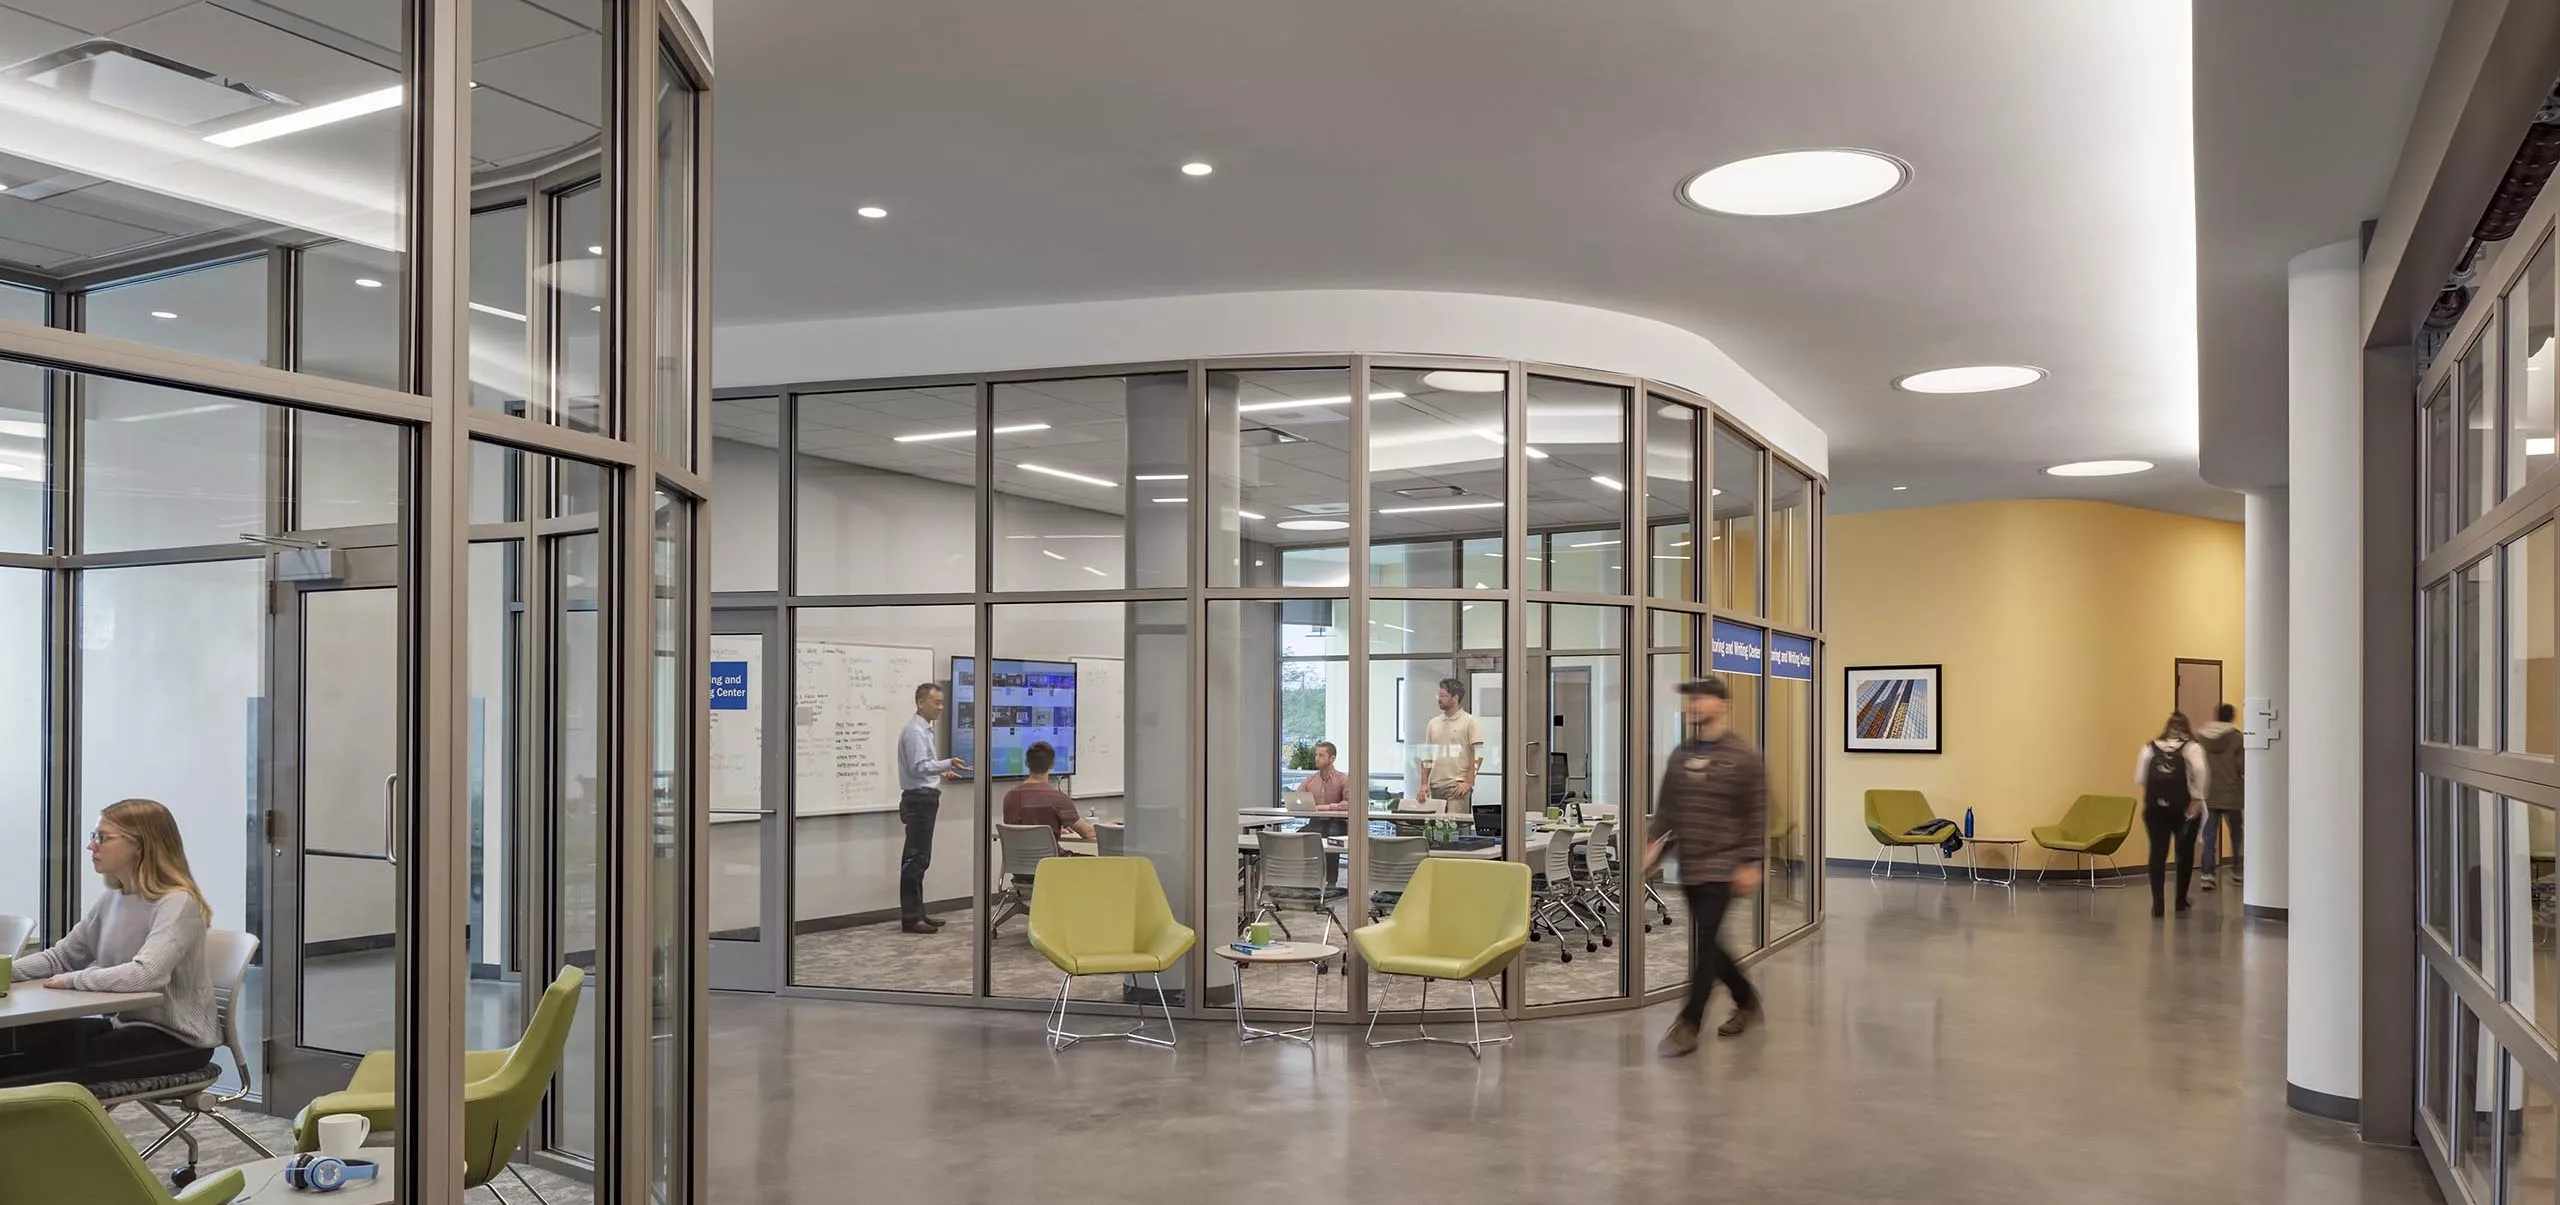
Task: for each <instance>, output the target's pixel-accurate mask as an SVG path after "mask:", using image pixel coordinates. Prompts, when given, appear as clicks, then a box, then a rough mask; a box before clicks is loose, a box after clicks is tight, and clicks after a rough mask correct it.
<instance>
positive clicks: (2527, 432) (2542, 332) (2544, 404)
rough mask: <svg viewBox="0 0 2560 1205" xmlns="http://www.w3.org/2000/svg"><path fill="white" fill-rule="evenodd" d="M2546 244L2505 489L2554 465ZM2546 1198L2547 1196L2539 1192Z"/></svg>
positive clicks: (2514, 389) (2513, 342) (2535, 281)
mask: <svg viewBox="0 0 2560 1205" xmlns="http://www.w3.org/2000/svg"><path fill="white" fill-rule="evenodd" d="M2551 261H2552V244H2550V243H2548V242H2545V243H2544V244H2542V247H2541V249H2540V250H2537V251H2535V252H2534V253H2533V263H2532V266H2530V267H2528V268H2526V269H2525V274H2524V280H2523V281H2522V282H2521V283H2519V284H2518V285H2517V286H2516V287H2515V289H2514V290H2512V291H2510V292H2509V293H2508V294H2507V310H2506V321H2507V350H2506V361H2507V492H2508V493H2509V494H2513V493H2515V492H2517V491H2518V490H2521V489H2523V488H2524V487H2525V486H2526V485H2527V484H2528V483H2530V482H2531V481H2532V480H2533V479H2534V478H2536V477H2540V476H2541V475H2543V474H2544V473H2546V472H2549V471H2550V470H2551V466H2552V465H2553V464H2555V463H2560V455H2554V436H2555V435H2560V422H2555V419H2560V415H2555V413H2554V407H2553V405H2552V399H2553V398H2554V397H2555V396H2560V384H2555V382H2554V378H2553V376H2552V373H2553V372H2554V371H2560V370H2555V369H2554V368H2553V366H2552V362H2551V360H2552V355H2551V333H2552V321H2551V318H2552V315H2551V307H2552V301H2553V298H2552V287H2553V282H2552V275H2553V273H2552V262H2551ZM2544 1195H2546V1196H2548V1195H2550V1194H2548V1193H2545V1194H2544Z"/></svg>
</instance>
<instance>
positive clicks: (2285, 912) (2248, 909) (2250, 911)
mask: <svg viewBox="0 0 2560 1205" xmlns="http://www.w3.org/2000/svg"><path fill="white" fill-rule="evenodd" d="M2240 910H2241V911H2242V912H2243V913H2245V914H2247V916H2248V917H2249V919H2250V920H2272V921H2283V920H2289V919H2291V916H2292V910H2291V909H2289V908H2269V907H2267V906H2266V905H2264V904H2243V905H2241V909H2240Z"/></svg>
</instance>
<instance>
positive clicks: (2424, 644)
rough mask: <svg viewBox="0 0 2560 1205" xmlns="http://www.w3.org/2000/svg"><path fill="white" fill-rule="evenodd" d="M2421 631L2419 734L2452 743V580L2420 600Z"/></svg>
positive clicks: (2420, 596)
mask: <svg viewBox="0 0 2560 1205" xmlns="http://www.w3.org/2000/svg"><path fill="white" fill-rule="evenodd" d="M2418 616H2419V623H2420V624H2421V625H2422V629H2421V631H2420V633H2419V645H2418V678H2419V681H2420V682H2421V683H2422V685H2423V688H2424V691H2425V694H2424V697H2423V698H2422V699H2421V700H2420V716H2419V726H2418V730H2419V733H2420V737H2421V739H2423V740H2427V741H2432V742H2435V743H2437V744H2443V743H2445V742H2447V741H2450V740H2452V739H2453V732H2454V726H2453V710H2454V707H2453V700H2454V673H2453V579H2452V578H2450V577H2447V578H2445V579H2443V580H2442V581H2439V582H2437V583H2436V584H2434V585H2432V586H2429V587H2427V588H2426V590H2425V591H2424V592H2423V593H2421V594H2420V595H2419V597H2418Z"/></svg>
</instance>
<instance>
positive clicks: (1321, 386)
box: [1132, 368, 1351, 586]
mask: <svg viewBox="0 0 2560 1205" xmlns="http://www.w3.org/2000/svg"><path fill="white" fill-rule="evenodd" d="M1147 476H1149V477H1150V478H1154V479H1153V480H1146V481H1137V482H1133V483H1132V484H1133V485H1134V486H1137V487H1139V488H1142V489H1145V490H1147V491H1149V495H1148V496H1149V497H1151V498H1152V497H1166V496H1173V495H1179V494H1183V493H1186V492H1188V491H1187V490H1186V489H1184V488H1181V487H1183V486H1185V485H1186V482H1187V478H1186V477H1185V476H1184V475H1183V474H1180V473H1176V472H1163V473H1149V474H1147ZM1350 477H1351V375H1350V373H1349V372H1348V371H1346V370H1344V369H1340V368H1312V369H1287V370H1274V371H1260V372H1235V373H1227V372H1214V373H1211V374H1209V464H1208V468H1207V482H1208V498H1209V584H1210V585H1212V586H1235V585H1248V586H1267V585H1274V584H1286V585H1292V586H1300V585H1315V584H1320V582H1322V581H1333V582H1336V583H1337V584H1347V583H1342V582H1341V579H1342V577H1343V575H1344V574H1345V573H1346V572H1347V569H1346V568H1345V566H1344V565H1343V563H1342V561H1341V558H1340V557H1339V556H1338V555H1337V556H1336V557H1335V558H1334V561H1333V564H1331V565H1330V566H1310V565H1309V563H1308V562H1306V561H1305V560H1303V559H1300V560H1297V561H1292V560H1290V559H1289V558H1290V557H1291V556H1292V555H1295V554H1303V553H1305V552H1307V551H1310V549H1308V548H1307V547H1306V546H1308V545H1316V544H1322V543H1325V542H1327V541H1328V540H1330V541H1339V540H1341V539H1342V533H1343V532H1344V531H1345V530H1346V529H1348V528H1349V527H1350V523H1349V521H1348V520H1347V519H1345V518H1344V515H1345V514H1346V513H1347V512H1349V511H1350V509H1351V485H1350ZM1158 487H1167V488H1164V489H1162V490H1160V491H1159V490H1158ZM1337 552H1338V550H1337ZM1284 576H1286V577H1289V578H1290V579H1291V580H1288V581H1286V582H1285V583H1284V582H1283V581H1282V579H1283V577H1284ZM1309 576H1313V577H1315V578H1317V579H1319V580H1318V581H1308V580H1299V579H1303V578H1306V577H1309Z"/></svg>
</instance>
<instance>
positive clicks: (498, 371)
mask: <svg viewBox="0 0 2560 1205" xmlns="http://www.w3.org/2000/svg"><path fill="white" fill-rule="evenodd" d="M530 221H531V219H530V217H529V216H528V210H527V207H526V206H525V205H523V204H521V203H518V204H513V205H502V206H499V207H497V208H495V209H484V210H481V211H479V212H477V213H474V214H472V215H471V283H470V292H471V404H472V405H474V406H477V407H479V408H480V409H483V410H494V411H496V412H498V413H500V414H512V415H515V416H517V417H519V418H521V417H524V416H525V415H526V414H527V413H528V412H529V408H530V405H531V401H530V399H532V398H533V397H534V396H536V394H535V390H534V388H533V382H534V359H535V356H534V344H533V327H532V322H531V319H530V318H529V317H528V315H529V314H530V313H531V312H532V309H533V303H532V302H530V301H528V300H527V298H528V297H529V296H530V295H531V294H530V290H531V289H532V287H533V286H532V279H533V278H532V276H531V274H529V273H528V272H527V271H526V270H525V256H526V247H525V240H526V239H528V238H530V237H532V235H531V233H530V231H529V230H528V226H529V224H530ZM543 396H544V399H545V401H546V402H547V401H548V394H547V393H546V394H544V395H543Z"/></svg>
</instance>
